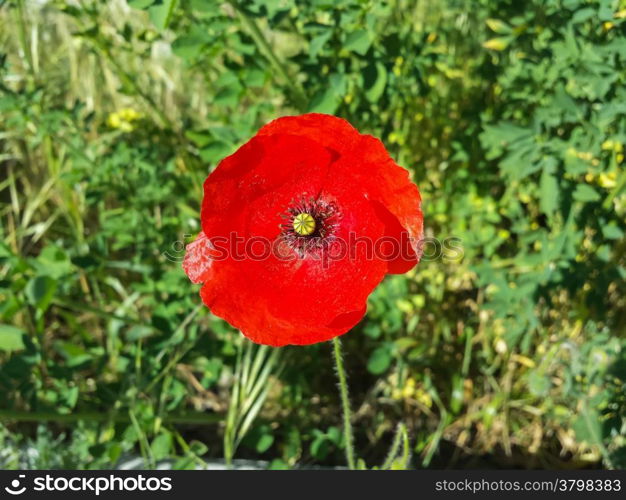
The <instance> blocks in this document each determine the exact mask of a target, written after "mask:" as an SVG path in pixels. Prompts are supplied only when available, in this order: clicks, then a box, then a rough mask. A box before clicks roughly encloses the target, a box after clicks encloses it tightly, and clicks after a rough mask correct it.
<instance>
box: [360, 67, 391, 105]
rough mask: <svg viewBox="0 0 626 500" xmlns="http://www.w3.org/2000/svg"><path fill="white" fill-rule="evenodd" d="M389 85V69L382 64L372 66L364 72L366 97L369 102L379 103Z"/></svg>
mask: <svg viewBox="0 0 626 500" xmlns="http://www.w3.org/2000/svg"><path fill="white" fill-rule="evenodd" d="M386 85H387V69H386V68H385V65H384V64H383V63H381V62H376V64H370V65H369V66H367V67H366V68H365V69H364V70H363V86H364V88H365V97H366V98H367V100H368V101H369V102H378V100H379V99H380V98H381V97H382V95H383V92H384V91H385V87H386Z"/></svg>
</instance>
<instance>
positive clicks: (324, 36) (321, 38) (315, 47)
mask: <svg viewBox="0 0 626 500" xmlns="http://www.w3.org/2000/svg"><path fill="white" fill-rule="evenodd" d="M332 34H333V31H332V30H331V29H327V30H325V31H324V32H322V33H321V34H319V35H317V36H316V37H315V38H313V39H312V40H311V42H310V43H309V55H310V56H311V57H312V58H316V57H317V55H318V54H319V53H320V52H321V51H322V49H323V48H324V44H326V42H327V41H328V40H329V39H330V37H331V36H332Z"/></svg>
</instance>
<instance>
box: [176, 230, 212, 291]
mask: <svg viewBox="0 0 626 500" xmlns="http://www.w3.org/2000/svg"><path fill="white" fill-rule="evenodd" d="M213 251H214V248H213V245H211V242H210V241H209V240H208V238H207V237H206V235H205V234H204V233H200V234H199V235H198V237H197V238H196V239H195V241H193V242H192V243H190V244H189V245H187V248H186V252H185V258H184V259H183V269H184V270H185V272H186V273H187V276H189V279H190V280H191V281H192V282H193V283H203V282H205V281H207V280H208V279H209V273H210V272H211V264H212V260H211V255H212V253H213Z"/></svg>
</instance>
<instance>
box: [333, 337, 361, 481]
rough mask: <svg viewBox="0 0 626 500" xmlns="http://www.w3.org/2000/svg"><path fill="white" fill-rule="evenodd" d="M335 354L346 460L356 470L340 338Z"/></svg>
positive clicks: (336, 339) (337, 338)
mask: <svg viewBox="0 0 626 500" xmlns="http://www.w3.org/2000/svg"><path fill="white" fill-rule="evenodd" d="M333 354H334V358H335V368H336V370H337V377H338V378H339V392H340V393H341V407H342V410H343V436H344V440H345V445H346V460H347V462H348V468H350V469H352V470H354V469H356V461H355V459H354V439H353V437H352V422H351V420H352V411H351V410H350V400H349V398H348V381H347V379H346V370H345V368H344V366H343V356H342V352H341V340H339V337H335V338H334V339H333Z"/></svg>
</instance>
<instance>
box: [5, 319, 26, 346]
mask: <svg viewBox="0 0 626 500" xmlns="http://www.w3.org/2000/svg"><path fill="white" fill-rule="evenodd" d="M25 333H26V332H24V330H22V329H20V328H17V327H15V326H11V325H1V324H0V350H1V351H7V352H12V351H19V350H21V349H24V340H23V336H24V335H25Z"/></svg>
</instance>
